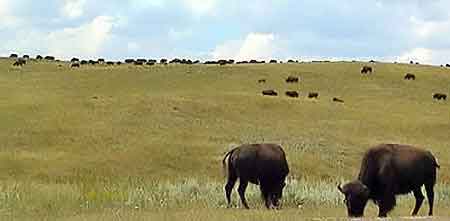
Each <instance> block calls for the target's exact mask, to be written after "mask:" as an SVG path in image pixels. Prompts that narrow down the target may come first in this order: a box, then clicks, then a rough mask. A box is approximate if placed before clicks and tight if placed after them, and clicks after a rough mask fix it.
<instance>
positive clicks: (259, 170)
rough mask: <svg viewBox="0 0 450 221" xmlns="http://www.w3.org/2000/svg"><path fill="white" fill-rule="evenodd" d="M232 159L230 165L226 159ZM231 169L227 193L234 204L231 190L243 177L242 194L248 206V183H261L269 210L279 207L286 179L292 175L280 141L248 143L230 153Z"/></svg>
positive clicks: (226, 156) (229, 165) (244, 204)
mask: <svg viewBox="0 0 450 221" xmlns="http://www.w3.org/2000/svg"><path fill="white" fill-rule="evenodd" d="M227 158H228V167H227V163H226V160H227ZM222 163H223V167H224V170H226V171H227V172H228V181H227V184H226V185H225V196H226V199H227V203H228V206H230V204H231V191H232V190H233V187H234V184H235V183H236V181H237V179H239V188H238V193H239V196H240V198H241V202H242V204H243V206H244V208H246V209H249V206H248V204H247V200H246V199H245V190H246V189H247V185H248V183H249V182H250V183H253V184H256V185H259V187H260V188H259V189H260V190H261V195H262V198H263V199H264V201H265V205H266V207H267V208H268V209H278V208H279V207H280V203H279V200H280V199H281V198H282V195H283V188H284V187H285V185H286V183H285V179H286V176H287V175H288V174H289V166H288V163H287V160H286V155H285V153H284V151H283V149H282V147H281V146H280V145H277V144H245V145H241V146H239V147H236V148H234V149H233V150H231V151H230V152H228V153H227V154H226V155H225V157H224V159H223V161H222Z"/></svg>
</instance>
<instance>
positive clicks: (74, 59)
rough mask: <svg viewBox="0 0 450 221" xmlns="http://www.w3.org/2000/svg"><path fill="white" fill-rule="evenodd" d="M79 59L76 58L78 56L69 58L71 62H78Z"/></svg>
mask: <svg viewBox="0 0 450 221" xmlns="http://www.w3.org/2000/svg"><path fill="white" fill-rule="evenodd" d="M79 61H80V59H78V58H72V59H71V60H70V62H72V63H75V62H79Z"/></svg>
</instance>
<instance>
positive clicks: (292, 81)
mask: <svg viewBox="0 0 450 221" xmlns="http://www.w3.org/2000/svg"><path fill="white" fill-rule="evenodd" d="M298 81H299V78H298V77H294V76H289V77H288V78H287V79H286V83H298Z"/></svg>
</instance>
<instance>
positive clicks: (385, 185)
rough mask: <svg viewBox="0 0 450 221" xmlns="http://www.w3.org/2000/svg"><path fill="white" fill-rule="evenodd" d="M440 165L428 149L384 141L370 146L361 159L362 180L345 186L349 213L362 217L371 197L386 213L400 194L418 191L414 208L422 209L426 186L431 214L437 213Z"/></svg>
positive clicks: (380, 211) (381, 214) (384, 215)
mask: <svg viewBox="0 0 450 221" xmlns="http://www.w3.org/2000/svg"><path fill="white" fill-rule="evenodd" d="M436 168H439V165H438V164H437V162H436V159H435V158H434V156H433V155H432V154H431V153H430V152H429V151H426V150H422V149H419V148H416V147H412V146H408V145H401V144H381V145H378V146H375V147H372V148H371V149H369V150H368V151H367V152H366V154H365V155H364V158H363V160H362V163H361V169H360V172H359V176H358V180H356V181H353V182H350V183H348V184H346V185H344V186H343V187H341V186H338V189H339V191H340V192H342V193H343V194H344V195H345V201H346V206H347V211H348V215H349V216H350V217H361V216H363V215H364V207H365V205H366V203H367V201H368V200H369V199H370V200H373V201H374V202H375V203H376V204H377V205H378V207H379V213H378V216H379V217H386V216H387V214H388V213H389V212H390V211H391V210H392V209H393V208H394V207H395V205H396V198H395V196H396V195H400V194H407V193H410V192H413V193H414V197H415V198H416V205H415V207H414V209H413V211H412V215H413V216H415V215H417V213H418V212H419V209H420V207H421V206H422V202H423V200H424V198H425V197H424V196H423V194H422V191H421V187H422V186H425V190H426V193H427V198H428V203H429V206H430V209H429V212H428V215H430V216H432V215H433V202H434V190H433V188H434V185H435V183H436Z"/></svg>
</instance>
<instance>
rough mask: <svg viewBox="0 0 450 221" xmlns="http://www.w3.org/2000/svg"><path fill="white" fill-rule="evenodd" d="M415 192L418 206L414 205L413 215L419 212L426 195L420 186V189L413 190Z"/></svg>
mask: <svg viewBox="0 0 450 221" xmlns="http://www.w3.org/2000/svg"><path fill="white" fill-rule="evenodd" d="M413 193H414V197H415V198H416V206H415V207H414V210H413V212H412V215H413V216H416V215H417V213H418V212H419V209H420V207H421V206H422V202H423V199H424V198H425V197H424V196H423V194H422V190H421V189H420V187H419V188H418V189H415V190H414V191H413Z"/></svg>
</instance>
